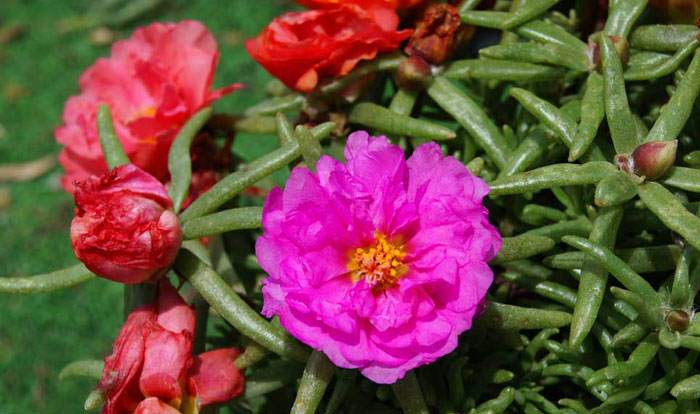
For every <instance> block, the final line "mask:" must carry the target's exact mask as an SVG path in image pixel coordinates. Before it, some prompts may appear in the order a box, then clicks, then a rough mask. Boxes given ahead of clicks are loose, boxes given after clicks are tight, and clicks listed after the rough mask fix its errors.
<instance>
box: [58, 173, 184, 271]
mask: <svg viewBox="0 0 700 414" xmlns="http://www.w3.org/2000/svg"><path fill="white" fill-rule="evenodd" d="M75 185H76V189H75V193H74V197H75V204H76V213H75V218H74V219H73V222H72V223H71V244H72V245H73V251H74V252H75V255H76V256H77V257H78V259H80V261H82V262H83V263H84V264H85V266H87V268H88V269H90V270H91V271H92V272H94V273H95V274H96V275H98V276H101V277H104V278H106V279H110V280H114V281H117V282H121V283H126V284H133V283H141V282H145V281H148V280H154V279H156V278H157V277H158V276H160V275H162V274H163V273H164V271H165V270H166V269H167V268H168V267H169V266H170V264H171V263H172V262H173V260H175V256H176V255H177V251H178V249H179V248H180V243H181V241H182V232H181V230H180V223H179V221H178V218H177V216H176V215H175V213H173V211H172V210H170V209H171V208H172V201H171V200H170V197H168V193H167V192H166V190H165V187H164V186H163V185H162V184H161V183H160V182H159V181H158V180H156V179H155V178H154V177H153V176H151V175H149V174H148V173H146V172H144V171H143V170H141V169H140V168H138V167H136V166H135V165H133V164H128V165H124V166H121V167H117V168H115V169H113V170H112V171H110V172H108V173H107V174H104V175H102V176H91V177H89V178H88V179H86V180H84V181H79V182H76V183H75Z"/></svg>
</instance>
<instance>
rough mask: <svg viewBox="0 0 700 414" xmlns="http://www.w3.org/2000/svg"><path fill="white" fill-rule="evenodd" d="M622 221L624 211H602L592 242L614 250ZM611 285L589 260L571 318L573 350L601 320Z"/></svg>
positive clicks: (584, 269)
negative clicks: (600, 314) (605, 296)
mask: <svg viewBox="0 0 700 414" xmlns="http://www.w3.org/2000/svg"><path fill="white" fill-rule="evenodd" d="M621 220H622V208H621V207H611V208H607V209H603V210H601V211H600V213H599V214H598V217H596V220H595V221H594V222H593V230H592V231H591V235H590V236H589V240H590V241H592V242H594V243H600V244H601V245H602V246H605V247H607V248H612V247H613V246H614V245H615V238H616V237H617V230H618V228H619V226H620V221H621ZM607 283H608V272H607V271H606V270H605V268H604V267H603V266H601V265H600V264H599V263H598V262H597V261H595V260H594V259H592V258H587V259H585V260H584V262H583V266H582V268H581V277H580V279H579V285H578V294H577V295H576V306H575V307H574V313H573V315H572V318H571V333H570V335H569V345H570V347H571V348H577V347H579V346H581V344H582V343H583V340H584V339H586V336H587V335H588V333H589V332H590V331H591V328H592V327H593V324H594V323H595V321H596V318H597V317H598V311H599V310H600V305H601V304H602V303H603V297H604V295H605V288H606V287H607Z"/></svg>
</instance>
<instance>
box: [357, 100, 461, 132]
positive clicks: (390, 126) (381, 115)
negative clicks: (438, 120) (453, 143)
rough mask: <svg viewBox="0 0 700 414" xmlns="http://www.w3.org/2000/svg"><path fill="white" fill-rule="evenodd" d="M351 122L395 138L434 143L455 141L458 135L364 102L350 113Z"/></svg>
mask: <svg viewBox="0 0 700 414" xmlns="http://www.w3.org/2000/svg"><path fill="white" fill-rule="evenodd" d="M348 119H349V121H350V122H353V123H356V124H360V125H363V126H366V127H370V128H374V129H377V130H379V131H381V132H384V133H387V134H389V135H394V136H403V135H407V136H410V137H415V138H422V139H427V140H434V141H443V140H448V139H454V138H455V137H456V136H457V135H456V134H455V132H454V131H452V130H451V129H449V128H445V127H443V126H442V125H438V124H434V123H432V122H429V121H425V120H422V119H417V118H412V117H410V116H407V115H401V114H399V113H397V112H394V111H392V110H391V109H388V108H385V107H383V106H380V105H377V104H374V103H370V102H363V103H359V104H357V105H355V106H354V107H353V109H352V111H350V115H349V118H348Z"/></svg>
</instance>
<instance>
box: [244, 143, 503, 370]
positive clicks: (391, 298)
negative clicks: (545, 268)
mask: <svg viewBox="0 0 700 414" xmlns="http://www.w3.org/2000/svg"><path fill="white" fill-rule="evenodd" d="M345 158H346V160H347V163H345V164H343V163H340V162H338V161H335V160H333V159H332V158H330V157H327V156H324V157H322V158H321V160H320V161H319V163H318V164H317V166H316V167H317V170H318V173H312V172H311V171H309V170H308V169H306V168H301V167H298V168H295V169H294V170H293V171H292V174H291V176H290V178H289V180H288V182H287V184H286V186H285V188H284V190H280V189H276V190H274V191H273V192H272V193H270V196H269V197H268V199H267V200H266V203H265V206H264V208H263V229H264V233H263V235H262V236H261V237H260V238H259V239H258V241H257V244H256V254H257V257H258V260H259V262H260V264H261V266H262V267H263V269H265V271H266V272H267V273H268V274H269V277H268V278H267V279H266V280H265V281H264V285H263V297H264V307H263V313H264V314H265V315H267V316H273V315H278V316H279V318H280V322H281V324H282V325H283V326H284V327H285V328H286V329H287V330H288V331H289V332H290V333H291V334H292V335H294V336H295V337H297V338H298V339H299V340H301V341H303V342H304V343H306V344H308V345H309V346H311V347H312V348H314V349H316V350H320V351H322V352H324V353H325V354H326V355H327V356H328V357H329V358H330V359H331V361H333V362H334V363H335V364H336V365H338V366H340V367H343V368H359V369H360V371H361V372H362V373H363V374H364V375H365V376H367V377H368V378H369V379H371V380H373V381H375V382H378V383H393V382H395V381H397V380H398V379H400V378H401V377H403V376H404V374H405V373H406V372H407V371H408V370H411V369H413V368H416V367H418V366H420V365H423V364H427V363H430V362H432V361H435V360H436V359H437V358H439V357H441V356H443V355H445V354H447V353H449V352H451V351H452V350H453V349H455V347H456V346H457V338H458V336H459V335H460V334H461V333H462V332H464V331H466V330H468V329H469V328H470V327H471V325H472V320H473V319H474V317H475V316H476V315H477V313H478V312H479V310H480V309H482V307H483V301H484V299H485V297H486V292H487V290H488V288H489V286H490V285H491V283H492V280H493V273H492V271H491V269H490V268H489V266H488V264H487V263H488V261H489V260H490V259H492V258H493V257H494V256H495V255H496V253H497V252H498V250H499V249H500V246H501V238H500V236H499V234H498V232H497V231H496V229H495V228H494V227H493V226H492V225H491V224H490V223H489V221H488V210H487V209H486V208H485V207H484V206H483V205H482V199H483V198H484V196H486V194H487V193H488V192H489V188H488V186H487V185H486V184H485V183H484V182H483V181H482V180H481V179H479V178H477V177H475V176H473V175H472V174H471V173H470V172H469V171H468V170H467V169H466V168H465V167H464V165H463V164H462V163H460V162H459V161H458V160H456V159H454V158H452V157H444V156H443V155H442V152H441V151H440V147H439V146H438V145H437V144H435V143H428V144H423V145H421V146H419V147H418V148H416V150H415V151H414V152H413V155H412V156H411V157H410V158H409V159H408V160H406V159H405V156H404V152H403V150H401V148H399V147H398V146H395V145H392V144H390V143H389V142H388V141H387V139H386V138H384V137H379V138H373V137H370V136H369V134H367V133H366V132H355V133H353V134H351V135H350V137H349V139H348V143H347V146H346V148H345Z"/></svg>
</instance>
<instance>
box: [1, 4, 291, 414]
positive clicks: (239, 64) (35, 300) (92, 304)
mask: <svg viewBox="0 0 700 414" xmlns="http://www.w3.org/2000/svg"><path fill="white" fill-rule="evenodd" d="M290 3H291V2H289V1H282V0H200V1H189V0H170V1H169V2H167V3H166V5H165V6H164V7H162V8H161V9H159V10H158V11H157V12H156V13H154V14H153V16H151V17H147V18H143V19H141V20H139V21H136V22H134V23H132V24H130V25H129V26H128V27H125V28H124V29H122V30H119V31H118V32H117V34H118V36H119V37H125V36H128V35H129V33H130V32H131V30H132V29H133V28H134V27H136V26H138V25H140V24H145V23H148V22H149V21H154V20H158V21H175V20H181V19H197V20H200V21H202V22H204V23H205V24H206V25H207V26H208V27H209V28H210V30H211V31H212V32H213V33H214V35H215V36H216V37H217V39H218V40H219V47H220V52H221V62H220V65H219V69H218V71H217V77H216V82H215V85H216V86H222V85H225V84H228V83H232V82H243V83H245V84H246V85H247V86H248V87H247V88H246V89H245V90H243V91H239V92H236V93H234V94H233V95H230V96H228V97H226V98H224V99H223V100H222V101H220V102H219V103H217V106H216V109H217V110H225V111H240V110H242V109H244V108H245V107H247V106H249V105H250V104H252V103H254V102H256V101H257V100H259V99H261V98H262V96H263V95H264V92H263V87H264V85H265V83H266V82H267V81H268V80H269V79H270V77H269V76H268V75H267V74H266V73H265V72H264V71H263V70H262V69H261V68H260V67H259V66H258V65H257V64H255V63H254V62H253V61H252V60H251V59H250V58H249V57H248V55H247V54H246V52H245V50H244V48H243V45H242V41H243V39H245V38H247V37H251V36H254V35H255V34H257V33H258V32H259V31H260V29H261V28H262V27H263V26H264V25H265V24H266V23H267V22H269V21H270V20H271V19H272V18H273V17H274V16H275V15H277V14H279V13H280V12H281V11H282V10H285V9H288V8H289V7H291V4H290ZM90 4H91V2H90V1H86V0H0V25H4V24H12V23H19V24H21V25H24V26H25V33H24V35H23V36H22V37H21V38H19V39H17V40H15V41H13V42H11V43H9V44H6V45H0V125H1V126H2V127H3V128H4V129H5V134H4V136H0V164H6V163H13V162H24V161H30V160H34V159H36V158H39V157H41V156H43V155H46V154H50V153H57V152H58V150H59V146H58V145H57V144H56V142H55V141H54V138H53V129H54V128H55V127H56V126H57V125H58V124H59V122H60V116H61V113H62V111H63V104H64V102H65V100H66V98H67V97H68V96H70V95H71V94H75V93H76V92H77V81H78V77H79V76H80V73H81V72H82V71H83V70H84V69H85V68H86V67H88V66H89V65H90V64H92V62H93V61H94V60H95V59H96V58H97V57H100V56H104V55H106V54H108V52H109V47H108V46H104V47H98V46H94V45H92V44H91V43H90V41H89V31H79V32H75V33H71V34H68V35H63V36H60V35H58V34H57V31H56V22H57V20H59V19H63V18H66V17H70V16H78V15H81V14H83V13H85V12H86V11H87V10H88V9H89V7H90ZM18 88H19V89H21V90H23V91H24V94H23V95H22V96H21V97H20V98H18V99H10V100H8V99H7V98H8V95H9V94H11V93H8V92H11V91H12V90H13V89H14V90H17V89H18ZM265 144H268V145H260V143H258V142H256V137H250V136H248V137H246V136H242V137H239V139H238V140H237V141H236V144H235V146H234V150H235V151H237V152H238V153H239V154H240V155H241V156H242V157H243V158H251V157H255V156H257V155H259V154H260V153H262V152H264V151H266V150H267V149H268V147H269V143H268V142H266V143H265ZM273 145H274V144H273ZM60 174H61V170H60V167H57V168H55V169H54V170H52V171H51V172H50V173H49V174H46V175H44V176H42V177H41V178H38V179H36V180H34V181H31V182H24V183H0V186H1V187H5V189H7V190H9V192H10V194H11V197H12V201H11V204H10V206H9V207H7V208H5V209H0V277H2V276H20V275H32V274H37V273H42V272H48V271H51V270H54V269H59V268H63V267H65V266H68V265H70V264H72V263H74V261H75V259H74V258H73V254H72V252H71V249H70V242H69V238H68V227H69V223H70V220H71V217H72V210H73V203H72V199H71V197H69V196H68V195H67V194H65V193H64V192H63V191H62V190H61V189H60V187H59V185H58V177H60ZM121 297H122V287H121V286H120V285H118V284H116V283H111V282H108V281H103V280H95V281H91V282H88V283H85V284H83V285H80V286H77V287H74V288H71V289H67V290H63V291H58V292H53V293H46V294H38V295H28V296H21V295H14V296H10V295H1V294H0V413H3V414H26V413H61V414H63V413H78V412H82V404H83V401H84V398H85V396H86V395H87V393H88V392H89V391H90V389H91V388H92V387H93V386H94V381H92V380H87V379H68V380H65V381H59V380H58V378H57V376H58V372H59V371H60V369H61V368H62V367H63V366H65V365H66V364H67V363H69V362H71V361H73V360H77V359H85V358H102V357H104V356H105V355H106V354H109V353H110V351H111V343H112V340H113V339H114V337H115V336H116V334H117V332H118V330H119V327H120V324H121V313H122V308H121Z"/></svg>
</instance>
